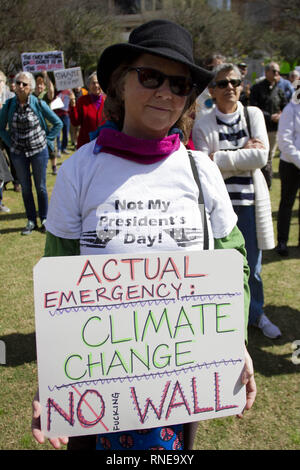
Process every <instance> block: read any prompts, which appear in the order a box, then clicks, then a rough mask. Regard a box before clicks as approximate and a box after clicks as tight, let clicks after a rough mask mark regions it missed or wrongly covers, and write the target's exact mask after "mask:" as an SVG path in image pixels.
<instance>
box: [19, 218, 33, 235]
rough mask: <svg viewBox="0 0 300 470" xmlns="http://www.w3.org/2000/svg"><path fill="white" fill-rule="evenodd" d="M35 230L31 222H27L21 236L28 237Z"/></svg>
mask: <svg viewBox="0 0 300 470" xmlns="http://www.w3.org/2000/svg"><path fill="white" fill-rule="evenodd" d="M35 229H36V224H35V223H34V222H32V221H31V220H28V222H27V225H26V227H25V228H24V229H23V230H22V232H21V235H30V234H31V232H32V231H33V230H35Z"/></svg>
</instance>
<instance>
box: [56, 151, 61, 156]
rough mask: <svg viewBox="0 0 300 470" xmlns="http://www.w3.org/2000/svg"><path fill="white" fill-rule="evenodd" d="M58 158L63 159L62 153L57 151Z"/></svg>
mask: <svg viewBox="0 0 300 470" xmlns="http://www.w3.org/2000/svg"><path fill="white" fill-rule="evenodd" d="M56 156H57V158H61V151H60V150H58V151H57V155H56Z"/></svg>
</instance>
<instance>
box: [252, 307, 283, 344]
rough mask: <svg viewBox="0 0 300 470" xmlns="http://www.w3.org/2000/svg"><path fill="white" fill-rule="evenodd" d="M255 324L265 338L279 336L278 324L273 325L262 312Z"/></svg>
mask: <svg viewBox="0 0 300 470" xmlns="http://www.w3.org/2000/svg"><path fill="white" fill-rule="evenodd" d="M257 326H258V328H260V329H261V331H262V332H263V334H264V335H265V336H266V337H267V338H271V339H277V338H280V336H281V331H280V329H279V328H278V326H276V325H274V324H273V323H272V322H271V321H270V320H269V319H268V317H267V316H266V315H265V314H264V313H263V314H262V315H261V317H260V319H259V322H258V325H257Z"/></svg>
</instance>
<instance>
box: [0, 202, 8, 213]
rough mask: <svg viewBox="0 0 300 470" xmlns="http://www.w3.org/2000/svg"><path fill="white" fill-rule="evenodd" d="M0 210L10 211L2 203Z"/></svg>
mask: <svg viewBox="0 0 300 470" xmlns="http://www.w3.org/2000/svg"><path fill="white" fill-rule="evenodd" d="M0 212H10V209H9V208H8V207H6V206H4V205H3V204H0Z"/></svg>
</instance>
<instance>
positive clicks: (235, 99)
mask: <svg viewBox="0 0 300 470" xmlns="http://www.w3.org/2000/svg"><path fill="white" fill-rule="evenodd" d="M214 71H215V78H214V80H213V81H212V82H211V83H210V85H209V87H208V88H209V91H210V94H211V96H212V97H213V99H214V102H215V106H214V107H213V108H212V109H211V111H210V112H209V113H207V114H206V115H205V116H202V117H201V118H200V119H199V120H196V122H195V125H194V128H193V142H194V145H195V148H196V150H202V151H203V152H205V153H207V154H208V155H209V156H210V157H211V159H213V160H214V162H215V163H216V164H217V165H218V167H219V168H220V170H221V173H222V175H223V178H224V180H225V184H226V187H227V190H228V193H229V196H230V199H231V202H232V205H233V209H234V211H235V213H236V214H237V216H238V222H237V225H238V228H239V229H240V231H241V232H242V234H243V236H244V238H245V243H246V250H247V260H248V264H249V267H250V278H249V287H250V293H251V302H250V314H249V324H251V325H254V326H258V327H259V328H260V329H261V331H262V332H263V334H264V335H265V336H267V337H268V338H273V339H275V338H278V337H279V336H280V335H281V332H280V330H279V328H278V327H277V326H276V325H274V324H273V323H272V322H271V321H270V320H269V319H268V318H267V317H266V315H265V314H264V313H263V305H264V291H263V282H262V279H261V276H260V272H261V256H262V250H263V249H272V248H274V246H275V244H274V236H273V224H272V212H271V204H270V195H269V191H268V187H267V185H266V182H265V179H264V177H263V175H262V173H261V171H260V169H261V168H263V167H264V166H265V164H266V162H267V158H268V151H269V142H268V135H267V131H266V126H265V122H264V116H263V113H262V112H261V110H260V109H259V108H257V107H249V109H248V108H244V106H243V105H242V103H241V102H240V101H239V98H240V93H241V88H242V87H241V78H242V77H241V73H240V71H239V69H238V68H237V66H235V65H233V64H222V65H219V66H218V67H216V68H215V70H214ZM245 109H246V112H245ZM247 111H248V113H247ZM248 117H249V120H248Z"/></svg>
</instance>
